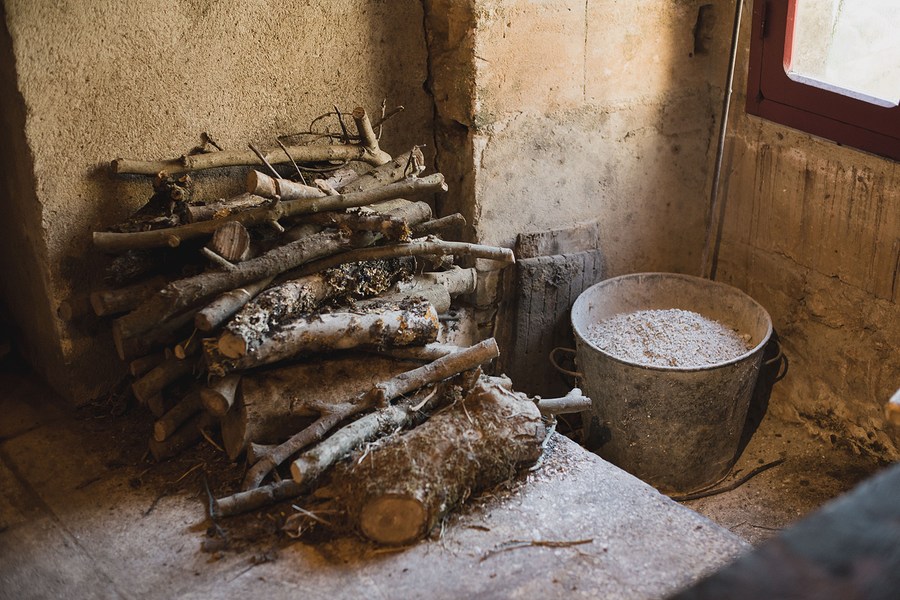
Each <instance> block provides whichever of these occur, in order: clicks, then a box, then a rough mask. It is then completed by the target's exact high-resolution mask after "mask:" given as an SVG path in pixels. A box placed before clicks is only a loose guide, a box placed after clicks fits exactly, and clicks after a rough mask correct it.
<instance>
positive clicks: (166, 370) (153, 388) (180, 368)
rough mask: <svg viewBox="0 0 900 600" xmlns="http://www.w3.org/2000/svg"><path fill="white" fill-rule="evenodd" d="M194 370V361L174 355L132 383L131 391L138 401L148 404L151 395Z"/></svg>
mask: <svg viewBox="0 0 900 600" xmlns="http://www.w3.org/2000/svg"><path fill="white" fill-rule="evenodd" d="M193 370H194V361H192V360H178V359H177V358H175V357H174V356H172V357H171V358H167V359H166V360H164V361H163V362H162V363H160V364H159V365H158V366H157V367H155V368H153V369H152V370H150V371H149V372H148V373H147V374H146V375H144V376H143V377H141V378H140V379H138V380H137V381H135V382H134V383H133V384H131V391H132V392H134V397H135V398H137V399H138V401H140V402H141V403H143V404H146V403H147V400H148V399H149V398H150V397H151V396H155V395H156V394H159V393H160V392H162V391H163V389H164V388H165V387H166V386H167V385H169V384H170V383H173V382H175V381H177V380H179V379H181V378H182V377H185V376H187V375H190V374H191V373H192V372H193Z"/></svg>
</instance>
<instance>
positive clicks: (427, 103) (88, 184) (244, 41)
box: [0, 0, 434, 400]
mask: <svg viewBox="0 0 900 600" xmlns="http://www.w3.org/2000/svg"><path fill="white" fill-rule="evenodd" d="M4 12H5V19H4V20H5V23H4V29H5V31H4V35H3V37H2V38H0V75H2V80H0V85H2V86H3V89H2V92H3V94H2V103H3V105H2V108H3V119H4V123H3V125H4V127H3V130H2V132H0V135H2V140H0V148H2V149H3V150H2V152H3V159H4V160H3V166H2V169H3V172H2V174H3V175H4V178H3V179H4V184H3V187H2V193H3V199H2V201H3V204H4V206H5V207H7V208H6V210H7V213H6V214H7V218H6V219H4V220H3V221H2V222H0V240H2V244H3V246H2V247H0V250H2V257H0V260H2V267H3V269H4V271H3V272H4V277H3V284H2V290H3V297H4V298H5V299H6V302H7V304H8V305H9V306H10V310H11V312H12V314H13V317H14V318H15V320H16V321H17V323H18V325H19V327H20V329H21V331H22V332H23V334H24V335H23V341H24V344H25V346H24V349H25V351H26V353H27V354H29V355H30V356H31V359H32V362H33V363H34V364H35V365H36V366H37V367H38V368H39V370H40V371H41V372H42V373H43V374H44V376H45V377H46V378H47V379H48V380H49V381H50V382H51V384H52V385H53V386H54V387H55V388H56V389H58V390H59V391H61V392H63V393H64V394H65V395H66V396H69V397H71V398H74V399H76V400H85V399H87V398H90V397H91V396H94V395H96V394H97V393H98V392H99V391H100V390H101V389H102V387H103V386H104V385H105V384H108V383H109V382H110V380H111V379H113V377H112V376H111V373H113V372H114V370H115V369H117V368H120V367H118V365H117V359H115V358H114V357H113V351H112V344H111V342H110V337H109V329H108V324H106V323H101V322H100V321H98V320H96V319H92V318H90V317H89V316H88V317H83V318H81V319H78V320H76V321H74V322H72V323H64V322H62V321H60V320H59V319H58V318H57V316H56V308H57V306H58V304H59V303H60V302H61V301H62V300H63V299H66V298H73V297H74V298H78V297H83V296H84V295H85V294H87V293H88V292H89V290H90V289H91V287H92V286H93V287H97V286H99V285H102V282H101V281H99V272H100V270H99V266H98V265H99V260H98V259H97V255H96V253H94V252H93V251H92V249H91V248H90V247H89V240H90V232H91V231H92V230H93V229H94V228H97V227H100V228H102V227H105V226H107V225H110V224H112V223H115V222H117V221H119V220H122V219H124V218H125V217H126V216H127V215H128V214H129V212H131V211H132V210H134V209H135V208H137V207H138V206H140V205H141V204H142V203H143V202H144V201H145V200H146V198H147V197H149V195H150V193H151V189H150V185H149V183H148V182H147V181H146V180H143V179H135V180H127V179H115V180H114V179H111V178H110V177H109V176H108V175H107V173H106V170H105V165H106V163H107V162H108V161H109V160H110V159H112V158H115V157H117V156H127V157H131V158H146V159H152V158H165V157H173V156H179V155H181V154H183V153H184V152H186V151H188V150H189V149H190V148H192V147H193V146H195V145H197V144H198V143H199V134H200V133H201V132H204V131H206V132H209V133H211V134H212V135H213V136H214V137H215V138H216V139H217V141H218V142H219V143H220V144H221V145H223V146H224V147H226V148H232V149H235V148H243V147H245V146H246V144H247V142H254V143H255V144H257V145H258V146H261V147H268V146H270V145H274V136H275V135H278V134H286V133H291V132H296V131H299V130H304V129H307V127H308V124H309V122H310V121H311V120H312V119H313V118H314V117H315V116H317V115H319V114H321V113H324V112H327V111H329V110H331V106H332V104H334V103H336V104H338V105H339V106H340V107H342V108H343V109H345V110H351V109H352V108H353V107H354V106H357V105H360V106H364V107H366V108H367V109H368V110H369V111H370V112H371V113H377V111H378V110H379V106H380V104H381V101H382V99H385V98H386V99H387V101H388V104H389V105H390V106H394V105H397V104H402V105H404V106H405V107H406V110H405V111H404V112H403V113H401V114H400V115H399V116H397V117H395V118H394V119H393V120H392V121H391V122H390V123H389V125H387V126H386V130H385V135H384V138H383V145H384V147H385V149H386V150H387V151H388V152H391V153H399V152H402V151H405V150H408V149H409V148H410V147H411V146H412V145H413V144H416V143H419V144H421V143H425V144H427V145H428V146H429V148H433V146H434V144H433V140H432V137H431V136H432V129H433V128H432V115H433V107H432V104H431V99H430V98H429V96H428V95H427V94H426V93H425V91H424V89H423V84H424V83H425V80H426V77H427V65H426V48H425V40H424V36H423V33H422V19H423V14H422V6H421V4H420V3H419V2H417V1H415V0H401V1H395V2H383V1H376V0H371V1H367V2H362V1H353V0H335V1H331V2H308V1H307V2H276V1H274V0H253V1H249V2H248V1H243V0H242V1H238V0H225V1H212V0H200V1H196V0H194V1H188V0H176V1H166V2H163V1H159V0H149V1H147V2H140V3H134V2H114V1H111V0H98V1H92V2H79V1H76V0H61V1H57V0H54V1H49V0H6V1H5V2H4ZM7 32H8V34H9V35H7ZM223 175H225V176H228V175H232V176H231V177H223ZM241 175H242V173H241V172H240V170H238V169H235V170H232V171H231V172H227V173H222V172H219V173H218V174H217V175H215V176H200V177H197V178H196V179H197V197H198V199H199V198H203V197H204V194H208V195H209V196H210V197H216V194H220V193H227V192H230V191H234V190H236V189H238V188H239V187H240V185H241V183H240V182H241V180H242V178H241ZM223 181H225V183H224V184H222V182H223Z"/></svg>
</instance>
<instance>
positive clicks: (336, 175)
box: [316, 163, 402, 190]
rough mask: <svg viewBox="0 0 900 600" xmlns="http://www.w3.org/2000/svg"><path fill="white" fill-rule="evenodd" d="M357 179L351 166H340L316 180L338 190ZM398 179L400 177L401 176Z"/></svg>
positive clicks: (357, 175)
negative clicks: (326, 175)
mask: <svg viewBox="0 0 900 600" xmlns="http://www.w3.org/2000/svg"><path fill="white" fill-rule="evenodd" d="M385 164H388V163H385ZM382 166H384V165H380V166H378V167H375V169H380V168H381V167H382ZM357 179H359V173H357V172H356V171H355V170H354V169H353V168H352V167H341V168H340V169H336V170H334V171H332V172H331V173H330V174H329V175H328V177H325V178H322V179H317V180H316V181H322V182H324V183H325V184H327V185H329V186H331V187H332V188H334V189H336V190H340V189H342V188H343V187H344V186H346V185H348V184H349V183H350V182H351V181H356V180H357ZM398 179H402V177H400V178H398ZM398 179H395V180H394V181H397V180H398Z"/></svg>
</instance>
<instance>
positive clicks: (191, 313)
mask: <svg viewBox="0 0 900 600" xmlns="http://www.w3.org/2000/svg"><path fill="white" fill-rule="evenodd" d="M151 300H152V299H151ZM148 301H149V300H148ZM129 314H131V313H129ZM196 314H197V310H196V309H191V310H188V311H185V312H183V313H181V314H178V315H175V316H173V317H170V318H167V319H165V320H162V321H159V322H158V323H156V324H155V326H153V327H152V328H150V329H149V330H148V331H146V332H142V333H141V334H139V335H135V336H131V337H125V336H123V335H122V333H121V331H120V330H119V329H118V328H117V327H116V322H113V342H114V343H115V346H116V351H117V352H118V353H119V358H121V359H122V360H131V359H133V358H137V357H138V356H144V355H145V354H148V353H150V352H152V351H154V350H157V349H159V348H162V347H164V346H171V345H172V344H175V343H176V342H177V341H178V339H180V338H181V339H183V337H184V336H185V335H189V334H190V326H191V324H192V323H193V321H194V318H195V316H196ZM125 316H127V315H125ZM119 318H120V319H121V318H124V317H119Z"/></svg>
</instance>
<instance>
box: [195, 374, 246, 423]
mask: <svg viewBox="0 0 900 600" xmlns="http://www.w3.org/2000/svg"><path fill="white" fill-rule="evenodd" d="M240 382H241V376H240V375H226V376H225V377H217V378H214V379H213V380H212V381H210V382H209V383H207V385H206V387H205V388H202V389H201V390H200V402H201V404H202V405H203V408H205V409H206V412H208V413H209V414H211V415H213V416H215V417H223V416H225V414H227V413H228V411H229V410H230V409H231V407H232V406H233V405H234V401H235V397H236V396H237V388H238V385H239V384H240Z"/></svg>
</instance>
